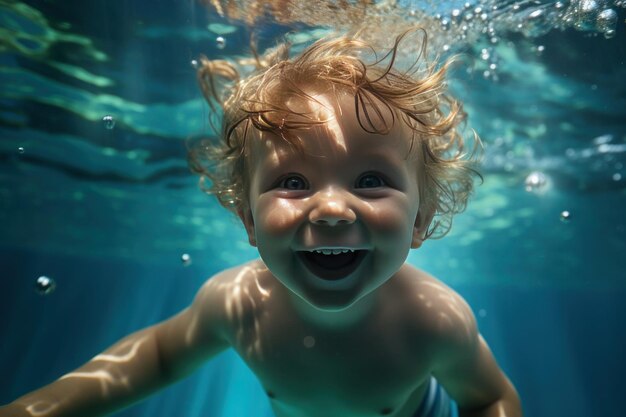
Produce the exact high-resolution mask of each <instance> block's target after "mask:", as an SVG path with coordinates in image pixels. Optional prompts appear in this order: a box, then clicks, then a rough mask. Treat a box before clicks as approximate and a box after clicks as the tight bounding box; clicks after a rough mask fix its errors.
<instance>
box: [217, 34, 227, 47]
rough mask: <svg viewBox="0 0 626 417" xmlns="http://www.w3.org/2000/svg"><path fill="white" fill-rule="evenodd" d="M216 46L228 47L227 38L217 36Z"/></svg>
mask: <svg viewBox="0 0 626 417" xmlns="http://www.w3.org/2000/svg"><path fill="white" fill-rule="evenodd" d="M215 46H216V47H217V49H224V48H226V39H224V37H223V36H218V37H217V38H215Z"/></svg>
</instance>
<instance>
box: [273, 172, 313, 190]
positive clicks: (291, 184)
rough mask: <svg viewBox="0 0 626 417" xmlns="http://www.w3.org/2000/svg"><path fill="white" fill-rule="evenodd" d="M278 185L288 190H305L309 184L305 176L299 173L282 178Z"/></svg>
mask: <svg viewBox="0 0 626 417" xmlns="http://www.w3.org/2000/svg"><path fill="white" fill-rule="evenodd" d="M278 187H280V188H284V189H286V190H305V189H307V187H308V185H307V182H306V180H305V179H304V178H302V177H300V176H297V175H290V176H288V177H285V178H283V179H282V180H280V182H279V183H278Z"/></svg>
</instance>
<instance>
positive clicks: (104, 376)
mask: <svg viewBox="0 0 626 417" xmlns="http://www.w3.org/2000/svg"><path fill="white" fill-rule="evenodd" d="M148 340H149V337H148V336H144V337H142V338H140V339H139V340H129V341H127V342H126V343H122V344H121V345H119V346H117V347H115V348H114V350H113V352H110V353H101V354H99V355H96V356H95V357H94V358H93V359H92V360H91V362H92V363H97V362H104V363H103V364H102V366H101V368H99V369H96V370H94V371H81V372H70V373H69V374H66V375H63V376H62V377H61V378H59V380H63V379H68V378H90V379H95V380H97V381H98V382H100V388H101V391H102V395H103V396H104V397H108V396H109V394H110V388H115V387H124V388H126V389H128V390H130V389H132V387H131V386H130V383H129V380H128V376H127V375H126V374H125V373H124V372H122V371H121V370H119V369H116V367H113V366H108V365H109V364H115V363H128V362H132V360H133V359H134V358H135V357H136V356H137V354H138V352H139V349H140V348H141V346H142V345H143V344H145V343H146V342H148ZM116 351H119V352H116ZM113 372H115V373H116V374H117V375H115V374H114V373H113Z"/></svg>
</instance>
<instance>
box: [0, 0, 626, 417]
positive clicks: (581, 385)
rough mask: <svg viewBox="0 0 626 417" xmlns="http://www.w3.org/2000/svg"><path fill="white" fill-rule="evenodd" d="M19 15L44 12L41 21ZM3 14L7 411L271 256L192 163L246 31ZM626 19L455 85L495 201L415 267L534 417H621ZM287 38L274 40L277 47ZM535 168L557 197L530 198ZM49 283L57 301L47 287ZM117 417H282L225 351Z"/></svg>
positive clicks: (1, 342) (484, 203)
mask: <svg viewBox="0 0 626 417" xmlns="http://www.w3.org/2000/svg"><path fill="white" fill-rule="evenodd" d="M15 5H27V6H29V7H30V8H32V9H33V10H38V11H39V12H40V13H41V14H40V15H38V14H37V13H35V12H29V13H27V14H26V16H27V17H24V15H19V14H18V13H16V12H15V10H16V9H15V8H14V6H15ZM0 10H1V11H2V14H1V16H2V18H3V20H2V23H3V27H4V28H8V29H10V30H11V31H13V32H20V33H22V34H24V33H25V34H27V35H29V36H22V37H21V41H20V42H19V45H20V48H17V47H13V48H11V47H10V46H9V47H7V44H9V45H10V43H8V42H7V40H8V39H10V36H9V35H7V34H6V32H5V33H4V34H3V44H2V45H3V50H4V51H3V52H1V53H0V81H1V82H2V93H1V94H2V95H1V96H0V103H1V107H0V226H1V229H0V265H1V266H2V268H1V270H2V272H1V275H0V279H1V282H2V291H1V292H0V318H2V320H0V375H3V376H4V378H2V379H1V380H0V404H4V403H6V402H8V401H10V400H12V399H15V398H16V397H17V396H19V395H22V394H24V393H25V392H27V391H30V390H32V389H35V388H37V387H40V386H41V385H43V384H46V383H49V382H51V381H53V380H54V379H56V378H58V377H59V376H61V375H62V374H64V373H66V372H68V371H70V370H72V369H74V368H75V367H77V366H79V365H80V364H82V363H84V362H85V361H87V360H88V359H90V358H91V357H93V356H94V355H95V354H96V353H98V352H100V351H102V350H103V349H104V348H106V347H107V346H109V345H111V344H112V343H114V342H115V341H116V340H118V339H119V338H121V337H123V336H124V335H126V334H128V333H130V332H132V331H134V330H137V329H139V328H142V327H145V326H147V325H150V324H153V323H155V322H157V321H160V320H163V319H165V318H167V317H169V316H170V315H172V314H174V313H176V312H177V311H179V310H180V309H182V308H184V307H185V306H186V305H188V303H189V302H190V301H191V299H192V297H193V295H194V294H195V291H196V290H197V289H198V288H199V286H200V285H201V284H202V283H203V282H204V280H205V279H206V278H207V277H209V276H211V275H212V274H213V273H215V272H216V271H219V270H221V269H223V268H225V267H228V266H231V265H234V264H236V263H240V262H243V261H245V260H248V259H252V258H253V257H255V256H256V252H255V251H254V250H253V248H250V247H248V246H247V243H246V239H245V236H244V232H243V229H242V228H241V227H240V226H238V225H237V223H236V222H235V220H234V219H232V218H231V217H229V215H228V213H226V212H225V211H224V210H223V209H221V208H220V207H218V205H217V204H216V203H215V202H214V201H213V200H212V199H210V198H208V197H207V196H205V195H204V194H202V193H201V192H200V191H199V190H198V188H197V178H196V177H194V176H192V175H191V174H190V173H189V170H188V168H187V167H186V162H185V147H184V139H185V138H186V137H188V136H189V135H197V134H200V133H201V132H203V131H205V130H206V122H205V120H206V116H207V108H206V106H204V105H203V104H202V101H201V99H200V94H199V91H198V88H197V86H196V83H195V79H194V70H193V68H192V67H191V66H190V65H189V62H190V61H191V60H192V59H194V58H196V57H197V56H198V55H199V54H200V53H204V54H207V55H209V56H211V57H215V56H233V55H235V54H238V53H244V52H245V51H246V45H247V33H246V31H245V29H244V28H243V27H241V26H237V25H236V24H234V25H230V26H223V27H220V26H211V28H212V31H211V30H208V29H207V25H209V24H214V25H215V24H226V23H228V22H226V21H225V19H222V18H220V17H219V16H218V15H217V14H215V13H209V12H208V11H207V9H205V8H204V7H202V6H200V5H198V4H196V3H193V2H191V1H179V2H165V1H162V2H150V4H149V5H147V2H145V1H139V0H135V1H121V2H118V3H117V4H116V5H115V6H112V5H111V4H110V2H105V1H93V2H89V4H88V5H87V3H86V2H79V1H76V0H75V1H65V2H53V1H30V2H22V3H20V2H17V3H16V2H1V3H0ZM19 10H23V9H19ZM616 11H618V13H619V16H620V17H619V22H620V24H618V26H617V33H616V35H615V36H614V37H613V38H611V39H605V38H604V37H602V36H601V35H600V36H598V35H595V36H594V35H593V34H591V33H587V32H581V31H575V30H572V29H569V30H565V31H561V30H557V29H554V30H550V31H548V32H547V33H545V34H544V35H543V36H540V37H533V38H527V37H525V36H523V35H521V34H519V33H517V32H515V31H514V30H512V31H511V33H501V34H500V36H501V37H502V38H505V39H506V42H505V41H501V43H500V44H499V46H498V54H499V56H500V61H499V64H498V74H499V80H498V81H494V80H492V79H489V78H487V79H485V78H484V77H483V76H482V74H481V73H482V70H481V71H475V72H473V73H471V74H466V73H463V72H462V71H460V72H459V73H458V74H456V76H457V80H456V81H455V83H454V84H453V88H454V90H455V92H456V93H457V95H458V96H459V97H460V98H461V99H463V100H464V101H465V102H466V107H467V110H468V112H469V114H470V125H471V126H472V127H474V128H475V129H476V130H477V131H478V132H479V134H480V135H481V137H482V138H483V140H484V142H485V147H486V155H485V162H484V165H483V169H482V173H483V175H484V177H485V183H484V184H483V185H482V186H480V187H478V189H477V193H476V195H475V197H474V198H473V200H472V201H471V202H470V206H469V208H468V210H467V212H465V213H463V214H462V215H460V216H459V217H458V218H457V219H456V220H455V223H454V226H453V230H452V232H451V233H450V234H449V235H448V236H446V237H445V238H444V239H442V240H436V241H428V242H427V243H426V244H425V247H424V248H423V249H420V250H419V251H413V252H412V253H411V255H410V258H409V261H410V262H411V263H412V264H414V265H416V266H418V267H420V268H423V269H425V270H427V271H429V272H431V273H433V274H434V275H435V276H437V277H439V278H440V279H442V280H443V281H444V282H446V283H447V284H449V285H451V286H453V287H454V288H455V289H456V290H457V291H458V292H459V293H461V294H462V295H463V296H464V297H465V298H466V299H467V301H468V302H469V303H470V305H471V306H472V307H473V309H474V312H475V313H476V315H477V317H478V321H479V326H480V330H481V332H482V333H483V335H484V336H485V338H486V340H487V341H488V343H489V344H490V346H491V348H492V350H493V351H494V353H495V355H496V357H497V359H498V361H499V363H500V365H501V366H502V368H503V369H504V370H505V372H506V373H507V374H508V375H509V377H510V378H511V379H512V381H513V382H514V383H515V385H516V387H517V389H518V391H519V392H520V395H521V397H522V400H523V403H524V409H525V412H526V416H529V417H544V416H545V417H548V416H550V417H553V416H567V417H588V416H607V415H620V413H621V411H622V410H621V406H620V401H619V400H620V398H621V396H622V395H623V393H622V391H623V382H622V381H623V375H625V374H626V359H624V354H623V353H622V352H623V351H624V348H625V347H626V343H625V341H626V336H625V335H624V329H625V328H626V320H625V319H626V307H625V306H624V300H626V297H625V296H626V285H625V283H626V279H625V273H624V271H625V270H626V268H625V267H626V259H625V256H624V253H626V251H625V249H626V225H625V223H626V220H625V213H626V212H625V210H624V203H625V202H626V198H625V193H624V188H625V184H626V170H625V169H624V165H625V164H626V157H625V155H626V123H625V120H626V83H625V80H626V64H625V63H624V59H625V56H626V50H625V46H624V45H625V43H624V39H625V36H624V35H625V33H624V25H623V22H624V11H623V9H619V8H617V9H616ZM231 23H232V22H231ZM233 27H234V28H237V30H236V31H232V32H229V31H231V30H232V28H233ZM300 29H301V30H302V32H307V31H306V30H305V29H304V28H300ZM285 30H286V29H285V28H284V27H281V26H272V25H267V27H266V28H265V29H264V33H265V37H264V39H266V42H267V44H271V43H272V42H271V39H272V37H271V36H270V35H271V34H278V33H281V32H284V31H285ZM11 31H10V32H9V33H13V32H11ZM70 34H71V35H72V36H70ZM220 34H221V35H222V36H223V37H224V38H225V39H226V46H225V48H224V49H219V48H218V45H217V44H216V43H215V38H216V37H217V36H218V35H220ZM539 45H541V46H544V48H545V50H544V52H543V53H539V51H538V50H537V46H539ZM480 49H481V46H480V45H473V46H471V47H468V49H467V50H466V51H465V52H466V53H467V54H468V55H470V56H471V54H474V55H480ZM105 57H107V58H106V59H105ZM479 64H480V61H478V64H476V66H479ZM105 115H112V116H113V117H114V119H115V126H114V128H113V129H107V128H106V127H105V125H104V124H103V122H102V117H103V116H105ZM20 147H22V148H23V152H21V151H19V148H20ZM533 171H541V172H543V173H544V174H546V175H547V176H548V178H549V183H548V184H547V185H546V186H544V187H543V188H542V189H541V190H537V192H527V191H526V190H525V185H524V181H525V178H526V177H527V176H528V174H530V173H531V172H533ZM563 210H568V211H570V212H571V214H572V215H571V219H570V220H569V221H562V220H561V219H560V213H561V212H562V211H563ZM224 242H228V246H227V247H225V245H224ZM233 248H234V250H233ZM183 253H187V254H189V255H190V257H191V259H192V263H191V265H189V266H184V265H183V263H182V262H181V255H182V254H183ZM41 275H45V276H48V277H51V278H53V279H54V280H55V282H56V284H57V288H56V291H54V292H53V293H51V294H49V295H47V296H42V295H40V294H38V293H37V292H36V291H35V290H34V283H35V280H36V279H37V277H39V276H41ZM116 415H119V416H126V417H129V416H148V415H150V416H171V415H175V416H190V417H193V416H201V415H210V416H224V417H231V416H244V415H245V416H248V415H255V416H266V415H267V416H271V412H270V410H269V404H268V400H267V398H266V397H265V395H264V393H263V391H262V390H261V387H260V384H259V383H258V382H257V381H256V379H255V378H254V376H253V375H251V373H250V372H249V371H248V370H247V368H245V365H243V363H242V362H241V361H240V359H239V358H238V357H237V356H236V354H235V353H234V352H233V351H227V352H225V353H224V354H222V355H220V356H219V357H217V358H216V359H214V360H213V361H211V362H210V363H207V364H206V365H205V366H204V367H203V368H201V370H199V371H198V372H196V373H195V374H194V375H193V376H191V377H190V378H188V379H186V380H184V381H182V382H180V383H178V384H176V385H174V386H172V387H170V388H168V389H166V390H164V391H162V392H160V393H158V394H156V395H154V396H152V397H150V398H149V399H147V400H146V401H144V402H142V403H139V404H138V405H136V406H133V407H131V408H129V409H127V410H124V411H122V412H120V413H117V414H116Z"/></svg>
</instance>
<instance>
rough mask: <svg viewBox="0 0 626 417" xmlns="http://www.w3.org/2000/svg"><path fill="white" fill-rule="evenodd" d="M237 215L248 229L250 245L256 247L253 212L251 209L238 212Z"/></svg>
mask: <svg viewBox="0 0 626 417" xmlns="http://www.w3.org/2000/svg"><path fill="white" fill-rule="evenodd" d="M237 215H238V216H239V218H240V219H241V222H242V223H243V227H245V228H246V233H248V241H249V242H250V245H252V246H254V247H256V234H255V233H254V219H253V218H252V210H250V208H247V207H246V208H244V209H239V210H237Z"/></svg>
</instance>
